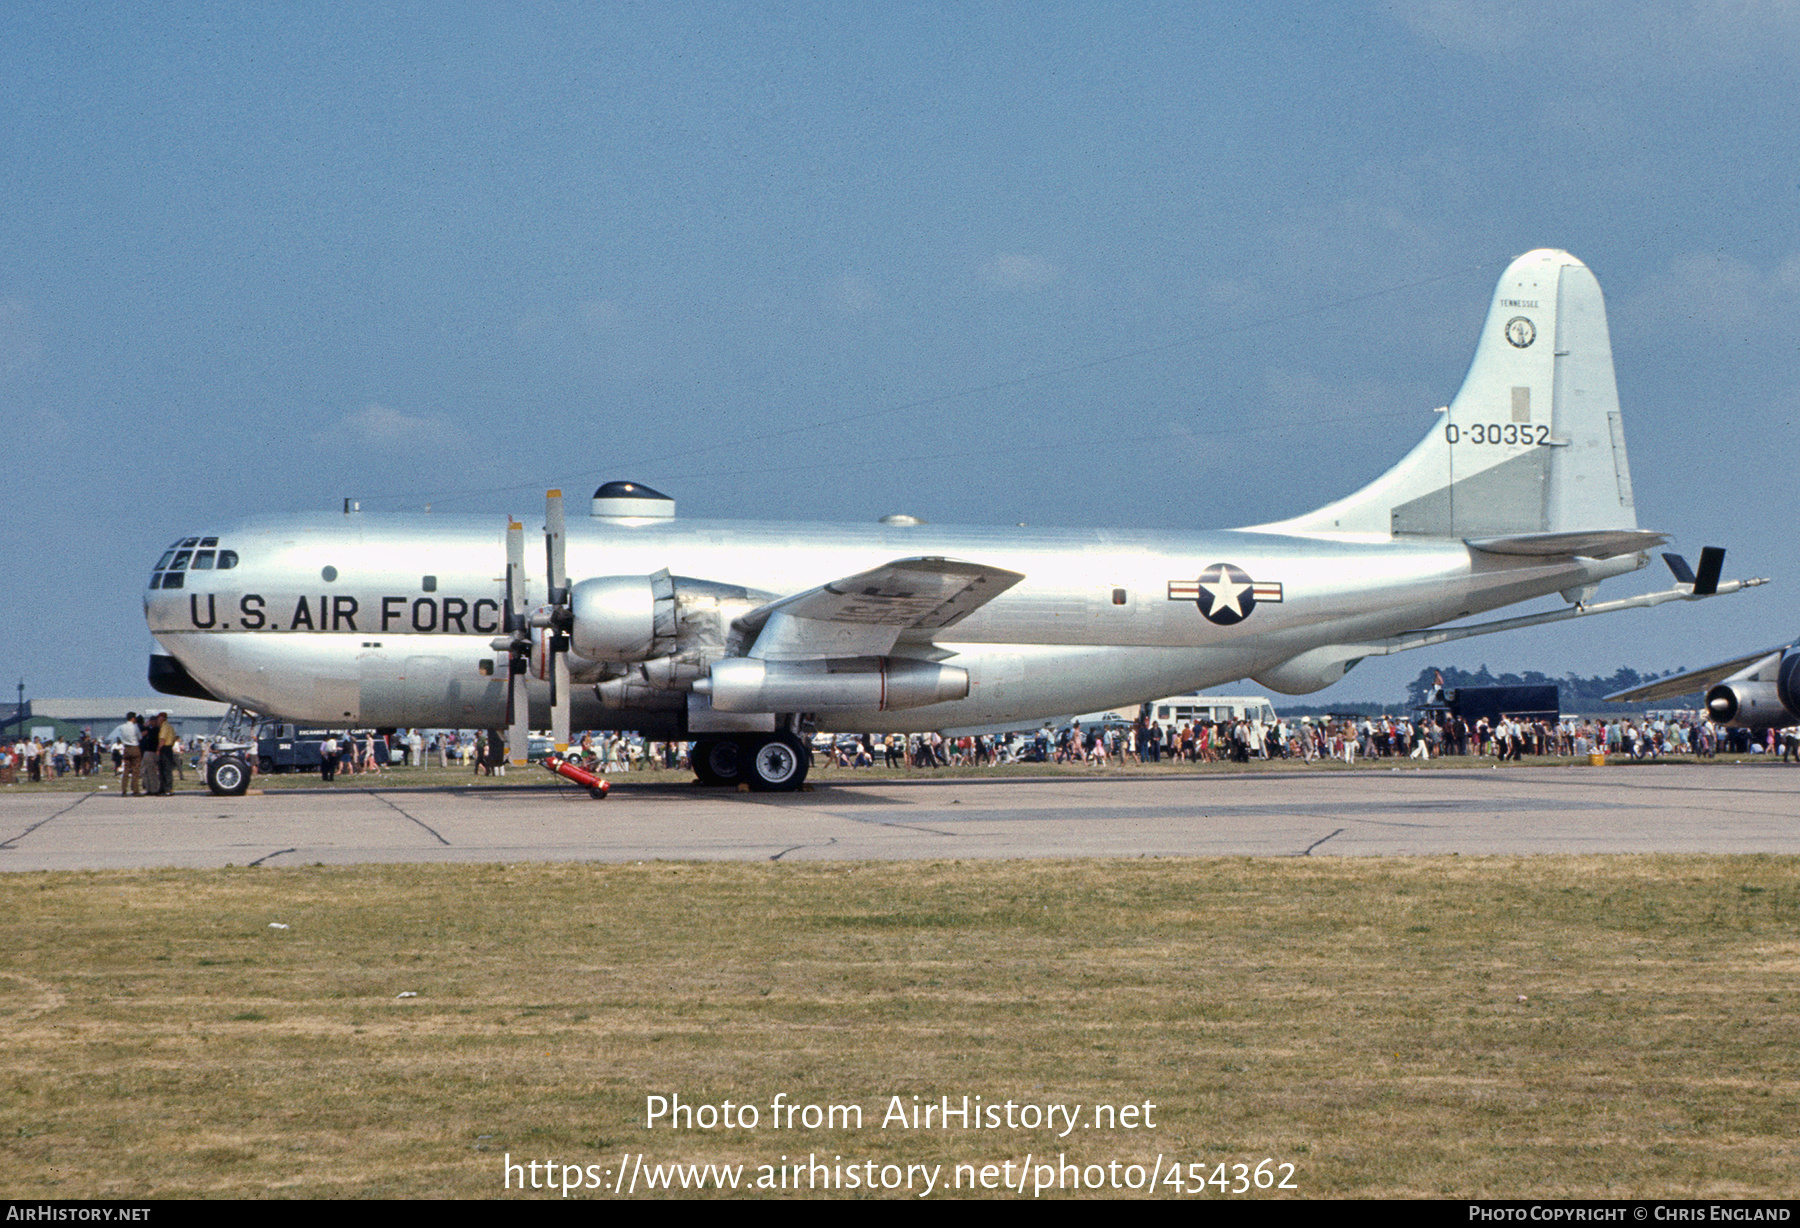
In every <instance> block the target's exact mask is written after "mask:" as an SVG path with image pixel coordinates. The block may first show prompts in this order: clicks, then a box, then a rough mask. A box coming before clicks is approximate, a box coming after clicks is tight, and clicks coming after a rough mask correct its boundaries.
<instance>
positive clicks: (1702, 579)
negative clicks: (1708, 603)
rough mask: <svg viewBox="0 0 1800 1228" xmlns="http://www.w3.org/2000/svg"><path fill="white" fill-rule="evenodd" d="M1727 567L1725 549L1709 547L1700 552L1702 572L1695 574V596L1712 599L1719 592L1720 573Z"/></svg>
mask: <svg viewBox="0 0 1800 1228" xmlns="http://www.w3.org/2000/svg"><path fill="white" fill-rule="evenodd" d="M1724 567H1725V547H1723V546H1708V547H1707V548H1706V549H1704V550H1702V551H1701V552H1700V570H1699V571H1697V572H1695V573H1694V596H1696V597H1710V596H1712V595H1713V594H1714V593H1716V592H1718V591H1719V572H1720V571H1722V570H1724Z"/></svg>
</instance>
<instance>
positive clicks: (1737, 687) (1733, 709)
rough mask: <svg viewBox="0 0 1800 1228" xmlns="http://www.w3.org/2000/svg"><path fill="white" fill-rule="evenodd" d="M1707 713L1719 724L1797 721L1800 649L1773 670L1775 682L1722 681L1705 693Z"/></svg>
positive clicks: (1750, 726)
mask: <svg viewBox="0 0 1800 1228" xmlns="http://www.w3.org/2000/svg"><path fill="white" fill-rule="evenodd" d="M1706 714H1707V715H1708V716H1710V717H1711V718H1712V719H1713V720H1715V721H1717V722H1718V723H1719V724H1721V725H1735V726H1740V727H1742V728H1745V729H1767V728H1768V727H1769V726H1771V725H1787V724H1791V723H1793V722H1794V721H1796V720H1800V652H1790V653H1788V654H1787V655H1786V656H1785V657H1783V658H1782V659H1781V664H1780V665H1779V666H1777V667H1776V669H1775V681H1773V682H1760V681H1759V682H1751V681H1744V680H1739V681H1727V682H1721V683H1719V684H1718V685H1717V686H1715V687H1713V688H1712V690H1710V691H1708V692H1707V693H1706Z"/></svg>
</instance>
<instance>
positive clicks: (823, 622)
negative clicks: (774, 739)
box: [732, 558, 1025, 660]
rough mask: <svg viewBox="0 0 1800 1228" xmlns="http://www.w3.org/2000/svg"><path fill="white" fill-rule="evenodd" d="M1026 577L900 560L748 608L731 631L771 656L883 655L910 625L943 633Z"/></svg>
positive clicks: (944, 562)
mask: <svg viewBox="0 0 1800 1228" xmlns="http://www.w3.org/2000/svg"><path fill="white" fill-rule="evenodd" d="M1024 578H1025V577H1024V575H1023V574H1022V573H1020V572H1016V571H1006V570H1003V569H1002V568H999V567H989V566H986V565H985V564H982V563H968V562H964V561H962V560H960V559H945V558H915V559H895V560H894V561H893V562H891V563H883V564H882V565H881V566H880V567H876V568H872V569H871V570H869V571H862V572H858V573H857V574H855V575H853V576H845V577H844V578H843V579H841V580H833V581H831V582H830V583H829V584H821V585H820V586H819V587H818V588H815V589H809V590H807V591H806V592H804V593H796V594H795V595H794V596H792V597H784V598H782V599H781V600H780V601H774V602H770V603H769V604H768V605H765V606H761V607H759V608H758V609H755V610H752V611H750V613H748V614H746V615H744V616H743V617H742V618H739V619H737V620H736V621H735V622H734V623H733V624H732V626H733V629H734V630H736V631H738V632H740V633H742V634H743V636H744V638H745V641H746V643H748V644H749V646H750V647H749V651H748V653H747V654H746V655H748V656H752V657H761V658H764V659H769V660H807V659H812V658H818V657H856V656H885V655H886V654H887V653H888V652H890V651H891V650H892V649H893V647H894V644H895V643H896V642H897V641H898V640H899V638H900V637H901V635H903V634H904V633H906V632H908V631H940V630H942V629H943V628H945V627H948V626H951V625H953V624H955V623H957V622H960V621H962V620H963V619H964V618H967V617H968V616H969V615H970V614H972V613H974V612H975V611H976V610H977V609H979V608H980V607H981V606H983V605H985V604H986V603H988V602H989V601H992V600H993V599H994V598H995V597H998V596H999V595H1000V594H1001V593H1004V592H1005V591H1006V590H1007V589H1009V588H1011V587H1012V586H1013V585H1015V584H1017V583H1018V582H1019V581H1020V580H1023V579H1024Z"/></svg>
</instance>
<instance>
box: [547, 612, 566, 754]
mask: <svg viewBox="0 0 1800 1228" xmlns="http://www.w3.org/2000/svg"><path fill="white" fill-rule="evenodd" d="M559 638H560V637H559ZM570 699H571V696H570V694H569V654H568V653H567V652H565V651H562V650H561V649H558V650H557V651H555V652H552V653H551V654H550V741H551V742H552V743H553V744H554V745H555V747H556V753H557V754H559V755H560V754H562V753H564V752H565V751H567V750H568V749H569V709H570Z"/></svg>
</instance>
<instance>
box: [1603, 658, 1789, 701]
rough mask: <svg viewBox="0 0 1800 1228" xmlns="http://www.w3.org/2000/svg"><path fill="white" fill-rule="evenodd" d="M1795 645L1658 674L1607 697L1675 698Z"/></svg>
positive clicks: (1615, 699) (1701, 689)
mask: <svg viewBox="0 0 1800 1228" xmlns="http://www.w3.org/2000/svg"><path fill="white" fill-rule="evenodd" d="M1792 646H1793V645H1791V644H1781V645H1778V646H1777V647H1774V648H1764V649H1763V650H1761V651H1760V652H1753V653H1750V654H1749V655H1748V656H1743V657H1735V658H1733V659H1732V660H1730V661H1720V662H1719V663H1718V664H1717V665H1708V666H1707V667H1706V668H1704V669H1691V670H1689V671H1688V672H1687V673H1685V674H1674V675H1671V676H1670V677H1668V678H1658V679H1657V680H1656V681H1655V682H1650V683H1646V684H1645V685H1643V686H1640V687H1633V688H1632V689H1631V690H1629V691H1619V692H1618V693H1616V694H1613V695H1608V696H1607V697H1606V701H1607V702H1608V703H1651V702H1654V701H1656V700H1658V699H1673V698H1674V697H1675V696H1677V695H1687V694H1689V693H1691V692H1693V691H1704V690H1706V689H1707V688H1708V687H1711V686H1713V685H1714V684H1715V683H1719V682H1723V681H1724V680H1725V679H1727V678H1730V677H1731V676H1732V675H1734V674H1738V673H1742V672H1744V671H1747V670H1749V669H1750V668H1751V667H1752V666H1758V665H1761V664H1763V663H1765V662H1768V663H1774V662H1778V661H1780V660H1781V654H1782V653H1784V652H1786V651H1787V650H1788V649H1789V648H1791V647H1792Z"/></svg>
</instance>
